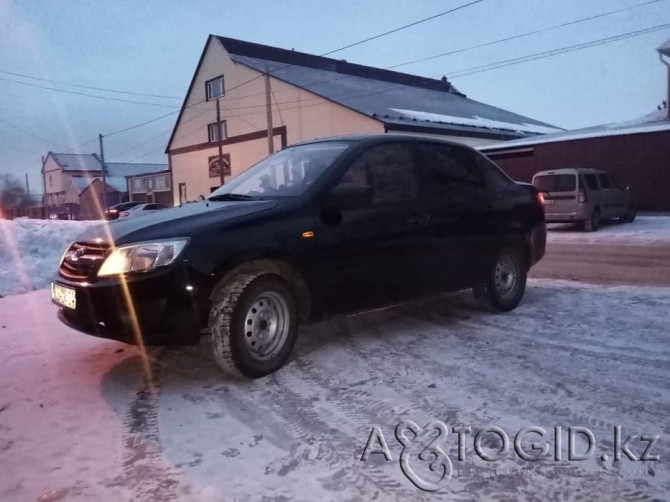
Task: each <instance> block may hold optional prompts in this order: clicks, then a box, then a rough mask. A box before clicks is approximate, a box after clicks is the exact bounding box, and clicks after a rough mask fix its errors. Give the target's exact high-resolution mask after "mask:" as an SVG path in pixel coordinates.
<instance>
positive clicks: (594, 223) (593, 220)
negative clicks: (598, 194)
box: [584, 208, 600, 232]
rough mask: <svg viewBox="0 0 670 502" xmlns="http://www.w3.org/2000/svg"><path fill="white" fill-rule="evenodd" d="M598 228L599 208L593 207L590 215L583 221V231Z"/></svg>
mask: <svg viewBox="0 0 670 502" xmlns="http://www.w3.org/2000/svg"><path fill="white" fill-rule="evenodd" d="M598 228H600V209H598V208H595V209H594V210H593V212H592V213H591V217H590V218H589V219H588V220H586V221H584V231H585V232H595V231H596V230H598Z"/></svg>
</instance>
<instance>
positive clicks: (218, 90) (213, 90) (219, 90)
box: [205, 75, 225, 101]
mask: <svg viewBox="0 0 670 502" xmlns="http://www.w3.org/2000/svg"><path fill="white" fill-rule="evenodd" d="M205 93H206V95H207V101H211V100H212V99H216V98H220V97H221V96H223V95H224V94H225V90H224V87H223V75H221V76H219V77H216V78H213V79H211V80H208V81H207V82H205Z"/></svg>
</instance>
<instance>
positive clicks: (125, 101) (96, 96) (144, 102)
mask: <svg viewBox="0 0 670 502" xmlns="http://www.w3.org/2000/svg"><path fill="white" fill-rule="evenodd" d="M0 80H3V81H5V82H12V83H14V84H20V85H26V86H29V87H37V88H39V89H46V90H48V91H55V92H62V93H65V94H75V95H77V96H87V97H89V98H97V99H103V100H108V101H120V102H122V103H132V104H136V105H147V106H159V107H162V108H180V107H179V106H176V105H165V104H162V103H150V102H148V101H134V100H130V99H123V98H112V97H110V96H99V95H97V94H88V93H85V92H79V91H68V90H66V89H58V88H56V87H47V86H45V85H40V84H33V83H31V82H21V81H20V80H14V79H9V78H5V77H0Z"/></svg>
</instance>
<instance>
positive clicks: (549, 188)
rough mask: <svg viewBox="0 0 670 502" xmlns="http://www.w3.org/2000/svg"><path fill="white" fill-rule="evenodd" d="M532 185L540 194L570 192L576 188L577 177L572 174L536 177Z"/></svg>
mask: <svg viewBox="0 0 670 502" xmlns="http://www.w3.org/2000/svg"><path fill="white" fill-rule="evenodd" d="M533 185H535V188H537V189H538V191H540V192H572V191H574V190H575V188H577V177H576V176H575V175H574V174H554V175H548V176H538V177H536V178H535V179H534V180H533Z"/></svg>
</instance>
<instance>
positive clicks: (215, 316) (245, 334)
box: [209, 273, 298, 378]
mask: <svg viewBox="0 0 670 502" xmlns="http://www.w3.org/2000/svg"><path fill="white" fill-rule="evenodd" d="M297 321H298V316H297V309H296V303H295V299H294V297H293V293H292V292H291V289H290V288H289V286H288V284H287V283H286V281H284V280H283V279H282V278H281V277H279V276H277V275H274V274H267V273H260V274H258V273H251V274H240V275H237V276H235V277H233V278H232V279H231V280H229V281H227V282H226V283H225V284H224V285H223V286H222V287H220V288H219V291H218V292H217V293H216V294H215V296H214V298H213V301H212V309H211V311H210V314H209V331H210V336H211V342H210V344H211V348H212V354H213V356H214V359H215V361H216V362H217V363H218V365H219V366H220V367H221V369H222V370H223V371H225V372H226V373H228V374H229V375H232V376H236V377H239V376H246V377H250V378H260V377H262V376H265V375H268V374H270V373H272V372H274V371H276V370H278V369H279V368H281V367H282V366H283V365H284V363H285V362H286V360H287V359H288V357H289V355H290V354H291V350H292V349H293V345H294V344H295V340H296V335H297V331H298V322H297Z"/></svg>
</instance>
